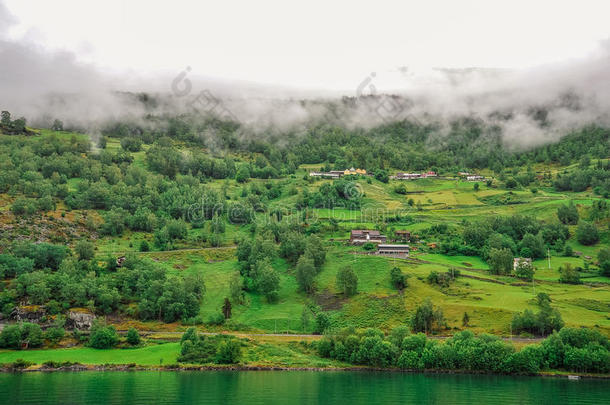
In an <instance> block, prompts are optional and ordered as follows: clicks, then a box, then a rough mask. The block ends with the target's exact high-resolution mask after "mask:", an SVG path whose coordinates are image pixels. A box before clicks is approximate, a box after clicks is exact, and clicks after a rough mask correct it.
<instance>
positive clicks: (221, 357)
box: [215, 339, 241, 364]
mask: <svg viewBox="0 0 610 405" xmlns="http://www.w3.org/2000/svg"><path fill="white" fill-rule="evenodd" d="M240 359H241V343H240V342H239V341H238V340H237V339H225V340H223V341H222V342H221V343H220V344H219V345H218V348H217V349H216V359H215V360H216V363H219V364H235V363H239V360H240Z"/></svg>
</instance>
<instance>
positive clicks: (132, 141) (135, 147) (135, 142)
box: [121, 137, 142, 152]
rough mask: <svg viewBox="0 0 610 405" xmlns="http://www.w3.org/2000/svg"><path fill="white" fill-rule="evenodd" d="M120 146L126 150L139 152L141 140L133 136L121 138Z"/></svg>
mask: <svg viewBox="0 0 610 405" xmlns="http://www.w3.org/2000/svg"><path fill="white" fill-rule="evenodd" d="M121 148H123V149H125V150H126V151H128V152H139V151H140V150H141V149H142V141H141V140H139V139H138V138H135V137H126V138H123V139H121Z"/></svg>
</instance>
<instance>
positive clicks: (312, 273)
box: [296, 256, 317, 293]
mask: <svg viewBox="0 0 610 405" xmlns="http://www.w3.org/2000/svg"><path fill="white" fill-rule="evenodd" d="M316 274H317V271H316V267H315V265H314V262H313V260H312V259H310V258H309V257H307V256H301V258H300V259H299V262H298V263H297V268H296V278H297V283H299V287H301V289H302V290H303V291H305V292H307V293H312V292H313V291H314V289H315V277H316Z"/></svg>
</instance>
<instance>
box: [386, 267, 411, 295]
mask: <svg viewBox="0 0 610 405" xmlns="http://www.w3.org/2000/svg"><path fill="white" fill-rule="evenodd" d="M390 282H391V283H392V286H393V287H394V288H396V289H397V290H402V289H404V288H405V287H406V286H407V276H406V275H405V274H403V272H402V271H401V270H400V269H399V268H398V267H393V268H392V270H390Z"/></svg>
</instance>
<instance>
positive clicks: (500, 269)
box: [487, 248, 513, 274]
mask: <svg viewBox="0 0 610 405" xmlns="http://www.w3.org/2000/svg"><path fill="white" fill-rule="evenodd" d="M487 262H488V263H489V269H490V270H491V272H492V273H493V274H510V272H511V270H512V267H513V254H512V252H511V251H510V250H509V249H506V248H504V249H495V248H492V249H491V250H490V252H489V259H488V260H487Z"/></svg>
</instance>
